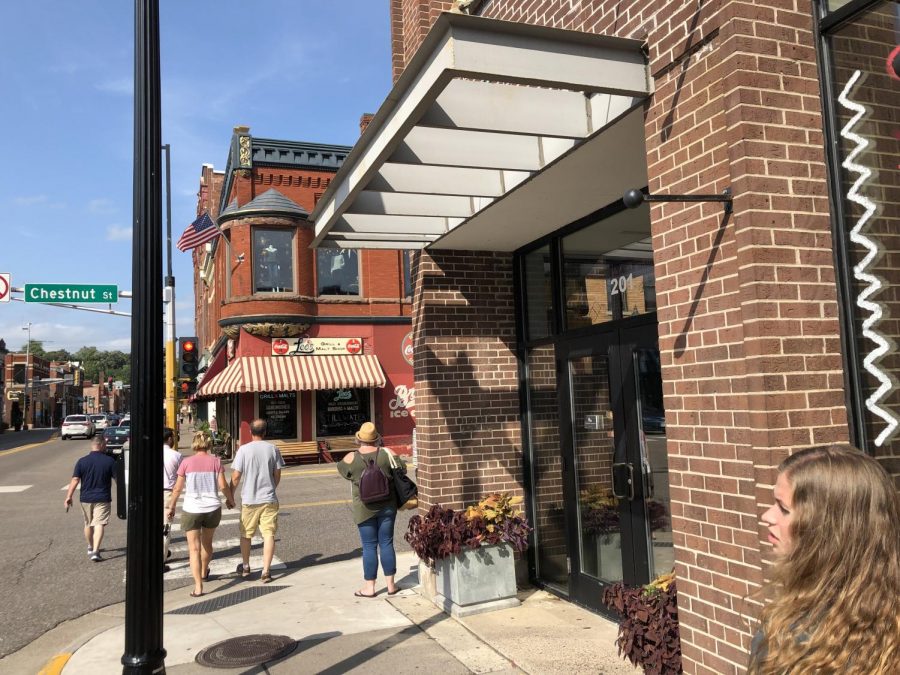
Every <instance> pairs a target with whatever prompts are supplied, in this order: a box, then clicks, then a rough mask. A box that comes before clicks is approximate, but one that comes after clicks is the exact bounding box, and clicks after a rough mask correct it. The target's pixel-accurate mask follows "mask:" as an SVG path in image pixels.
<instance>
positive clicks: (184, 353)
mask: <svg viewBox="0 0 900 675" xmlns="http://www.w3.org/2000/svg"><path fill="white" fill-rule="evenodd" d="M198 352H199V349H198V348H197V338H195V337H186V338H179V339H178V378H179V385H178V388H179V391H180V392H181V395H182V396H184V397H187V396H190V395H191V394H193V393H194V392H195V391H196V390H197V367H198V365H199V364H198V360H199V354H198Z"/></svg>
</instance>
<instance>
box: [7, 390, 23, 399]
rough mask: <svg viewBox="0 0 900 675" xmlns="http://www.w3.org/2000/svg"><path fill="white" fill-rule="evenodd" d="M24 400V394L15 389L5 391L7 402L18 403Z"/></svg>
mask: <svg viewBox="0 0 900 675" xmlns="http://www.w3.org/2000/svg"><path fill="white" fill-rule="evenodd" d="M23 398H25V392H23V391H19V390H16V389H7V390H6V399H7V400H8V401H20V402H21V400H22V399H23Z"/></svg>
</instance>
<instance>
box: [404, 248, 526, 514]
mask: <svg viewBox="0 0 900 675" xmlns="http://www.w3.org/2000/svg"><path fill="white" fill-rule="evenodd" d="M413 317H414V318H413V340H414V347H415V354H416V359H415V383H416V428H417V433H416V444H417V449H418V468H417V481H418V485H419V504H420V507H421V508H428V507H429V506H430V505H431V504H435V503H440V504H442V505H444V506H450V507H454V508H458V507H461V506H463V505H464V504H470V503H472V502H474V501H477V500H478V499H479V498H481V497H482V496H483V495H484V494H485V493H488V492H494V491H506V492H511V493H513V494H519V495H521V494H522V481H523V475H522V442H521V433H520V426H519V378H518V369H517V365H516V353H515V346H516V335H515V311H514V309H513V283H512V257H511V256H510V255H508V254H501V253H482V252H459V251H431V252H427V251H423V252H422V254H421V257H420V259H419V263H418V269H417V273H416V288H415V296H414V300H413Z"/></svg>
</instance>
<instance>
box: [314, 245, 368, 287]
mask: <svg viewBox="0 0 900 675" xmlns="http://www.w3.org/2000/svg"><path fill="white" fill-rule="evenodd" d="M316 275H317V277H318V293H319V295H359V253H358V252H357V251H356V250H354V249H349V248H347V249H330V248H320V249H317V250H316Z"/></svg>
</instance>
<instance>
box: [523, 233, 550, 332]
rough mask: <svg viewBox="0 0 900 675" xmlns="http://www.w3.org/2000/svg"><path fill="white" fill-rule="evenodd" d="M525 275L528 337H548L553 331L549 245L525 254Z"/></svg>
mask: <svg viewBox="0 0 900 675" xmlns="http://www.w3.org/2000/svg"><path fill="white" fill-rule="evenodd" d="M524 276H525V315H526V317H527V319H526V320H527V322H528V338H529V339H531V340H537V339H540V338H542V337H547V336H548V335H550V334H551V333H552V331H553V328H552V326H553V305H552V302H551V298H552V292H551V283H550V247H549V246H544V247H542V248H539V249H538V250H536V251H532V252H531V253H529V254H528V255H526V256H525V273H524Z"/></svg>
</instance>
